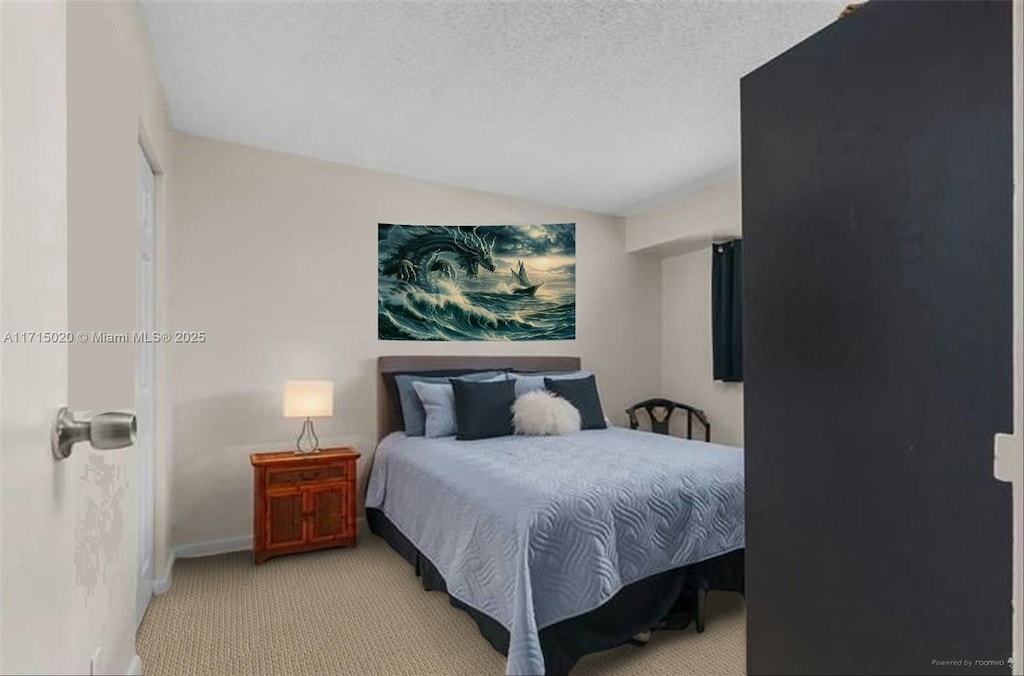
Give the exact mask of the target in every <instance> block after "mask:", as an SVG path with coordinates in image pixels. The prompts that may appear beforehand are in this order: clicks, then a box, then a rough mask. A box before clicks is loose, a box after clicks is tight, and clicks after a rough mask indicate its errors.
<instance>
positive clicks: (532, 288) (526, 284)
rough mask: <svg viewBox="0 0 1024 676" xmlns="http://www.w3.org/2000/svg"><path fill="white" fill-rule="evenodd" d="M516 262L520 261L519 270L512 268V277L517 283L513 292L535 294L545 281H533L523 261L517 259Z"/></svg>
mask: <svg viewBox="0 0 1024 676" xmlns="http://www.w3.org/2000/svg"><path fill="white" fill-rule="evenodd" d="M516 262H517V263H519V270H518V271H517V270H512V279H513V281H515V283H516V284H517V287H516V288H515V289H513V290H512V293H518V294H525V295H529V296H532V295H534V294H535V293H537V289H539V288H540V287H541V285H542V284H543V283H544V282H538V283H537V284H534V283H533V282H531V281H530V278H529V277H528V276H527V274H526V268H525V267H524V266H523V261H521V260H518V259H517V260H516Z"/></svg>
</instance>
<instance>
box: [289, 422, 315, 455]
mask: <svg viewBox="0 0 1024 676" xmlns="http://www.w3.org/2000/svg"><path fill="white" fill-rule="evenodd" d="M319 451H320V437H318V436H317V435H316V430H315V429H313V419H312V418H306V421H305V422H304V423H302V432H301V433H300V434H299V438H298V439H296V440H295V453H296V454H297V455H306V454H308V453H317V452H319Z"/></svg>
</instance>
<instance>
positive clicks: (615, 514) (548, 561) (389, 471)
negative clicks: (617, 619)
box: [366, 428, 744, 674]
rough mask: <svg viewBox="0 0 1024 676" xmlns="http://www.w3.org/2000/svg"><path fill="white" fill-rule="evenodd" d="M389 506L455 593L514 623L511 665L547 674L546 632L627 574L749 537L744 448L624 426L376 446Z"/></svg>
mask: <svg viewBox="0 0 1024 676" xmlns="http://www.w3.org/2000/svg"><path fill="white" fill-rule="evenodd" d="M366 506H367V507H375V508H378V509H381V510H382V511H383V512H384V513H385V514H386V515H387V517H388V518H389V519H390V520H391V521H392V522H393V523H394V524H395V526H396V527H398V529H399V530H401V532H402V533H403V534H404V535H405V536H406V537H407V538H408V539H409V540H410V541H411V542H412V543H413V544H414V545H416V547H417V548H418V549H419V550H420V551H421V552H422V553H423V554H424V555H426V556H427V557H428V558H429V559H430V561H431V562H432V563H433V564H434V565H435V566H436V567H437V569H438V570H439V571H440V572H441V574H442V575H443V576H444V579H445V582H446V583H447V585H448V593H449V594H451V595H452V596H454V597H455V598H457V599H459V600H460V601H462V602H464V603H466V604H467V605H469V606H472V607H473V608H476V609H477V610H479V611H481V612H483V613H486V614H487V615H489V616H490V617H492V618H494V619H495V620H497V621H498V622H500V623H501V624H502V625H504V626H505V628H506V629H508V631H509V651H508V666H507V669H506V673H507V674H541V673H543V671H544V657H543V654H542V653H541V648H540V642H539V638H538V633H537V632H538V631H539V630H540V629H543V628H544V627H546V626H548V625H551V624H554V623H556V622H559V621H561V620H564V619H567V618H570V617H575V616H577V615H580V614H582V613H585V612H588V611H590V610H593V609H594V608H596V607H598V606H600V605H601V604H603V603H604V602H605V601H607V600H608V599H609V598H611V597H612V596H613V595H614V594H615V593H616V592H617V591H619V589H621V588H622V587H623V586H625V585H628V584H630V583H632V582H635V581H637V580H640V579H642V578H645V577H648V576H650V575H655V574H657V573H660V572H663V571H666V570H669V569H672V568H676V567H679V566H684V565H688V564H691V563H696V562H698V561H703V560H705V559H709V558H712V557H715V556H718V555H720V554H725V553H727V552H730V551H733V550H736V549H740V548H742V547H743V546H744V541H743V538H744V528H743V450H742V449H740V448H733V447H730V446H719V445H716V444H706V443H703V442H698V441H687V440H685V439H679V438H675V437H667V436H661V435H656V434H650V433H646V432H635V431H631V430H625V429H621V428H609V429H607V430H590V431H584V432H579V433H577V434H573V435H569V436H563V437H499V438H496V439H484V440H479V441H456V440H455V439H454V438H451V437H448V438H441V439H425V438H423V437H406V436H405V435H404V434H402V433H400V432H396V433H394V434H391V435H389V436H388V437H386V438H385V439H384V440H383V441H382V442H381V443H380V445H379V447H378V449H377V453H376V457H375V459H374V463H373V470H372V473H371V475H370V482H369V487H368V490H367V496H366Z"/></svg>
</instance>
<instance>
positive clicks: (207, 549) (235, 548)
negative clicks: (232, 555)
mask: <svg viewBox="0 0 1024 676" xmlns="http://www.w3.org/2000/svg"><path fill="white" fill-rule="evenodd" d="M245 549H252V536H251V535H240V536H238V537H233V538H223V539H221V540H207V541H206V542H193V543H192V544H190V545H179V546H177V547H175V548H174V558H175V559H190V558H192V557H195V556H213V555H214V554H227V553H228V552H239V551H242V550H245Z"/></svg>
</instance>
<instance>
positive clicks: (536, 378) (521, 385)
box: [509, 371, 594, 398]
mask: <svg viewBox="0 0 1024 676" xmlns="http://www.w3.org/2000/svg"><path fill="white" fill-rule="evenodd" d="M592 375H594V374H593V373H591V372H590V371H548V372H543V373H510V374H509V376H510V377H511V378H513V379H514V380H515V381H516V397H517V398H518V397H521V396H523V395H524V394H526V393H527V392H533V391H534V390H543V389H546V388H545V387H544V379H545V378H552V379H555V380H562V379H565V380H575V379H577V378H589V377H590V376H592Z"/></svg>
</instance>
